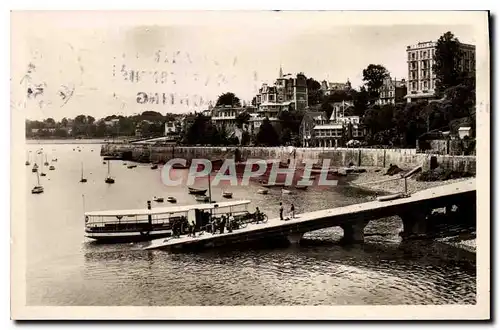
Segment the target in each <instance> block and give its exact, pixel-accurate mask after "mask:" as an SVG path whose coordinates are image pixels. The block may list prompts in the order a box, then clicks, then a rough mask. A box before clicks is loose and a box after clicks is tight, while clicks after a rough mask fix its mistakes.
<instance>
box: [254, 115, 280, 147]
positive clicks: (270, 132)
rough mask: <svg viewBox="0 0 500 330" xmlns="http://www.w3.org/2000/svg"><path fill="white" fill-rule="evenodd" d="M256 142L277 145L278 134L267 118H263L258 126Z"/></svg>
mask: <svg viewBox="0 0 500 330" xmlns="http://www.w3.org/2000/svg"><path fill="white" fill-rule="evenodd" d="M255 140H256V142H257V144H259V145H264V146H277V145H279V136H278V133H276V130H275V129H274V127H273V125H271V122H270V121H269V119H268V118H265V119H264V120H263V122H262V124H261V125H260V127H259V132H258V133H257V136H256V137H255Z"/></svg>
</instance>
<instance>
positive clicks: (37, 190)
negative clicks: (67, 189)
mask: <svg viewBox="0 0 500 330" xmlns="http://www.w3.org/2000/svg"><path fill="white" fill-rule="evenodd" d="M31 193H32V194H41V193H43V187H42V186H35V187H33V189H31Z"/></svg>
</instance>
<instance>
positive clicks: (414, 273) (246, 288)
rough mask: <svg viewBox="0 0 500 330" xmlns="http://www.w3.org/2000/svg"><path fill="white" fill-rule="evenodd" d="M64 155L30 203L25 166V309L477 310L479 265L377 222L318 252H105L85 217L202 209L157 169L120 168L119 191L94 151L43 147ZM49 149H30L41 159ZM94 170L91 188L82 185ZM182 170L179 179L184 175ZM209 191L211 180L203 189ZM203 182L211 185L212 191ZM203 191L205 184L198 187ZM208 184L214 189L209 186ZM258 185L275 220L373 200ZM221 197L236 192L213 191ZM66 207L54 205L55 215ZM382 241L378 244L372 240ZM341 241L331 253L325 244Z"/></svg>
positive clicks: (314, 240)
mask: <svg viewBox="0 0 500 330" xmlns="http://www.w3.org/2000/svg"><path fill="white" fill-rule="evenodd" d="M43 147H44V149H45V150H53V149H54V151H53V152H54V153H56V154H57V155H58V167H57V170H56V171H50V172H48V173H47V176H46V177H43V178H40V181H41V184H42V185H43V186H44V188H45V192H44V194H40V195H32V194H31V188H32V185H33V184H34V183H35V182H36V180H37V179H36V174H35V173H32V172H31V167H30V166H25V171H26V176H27V181H26V182H27V183H26V184H27V185H26V199H27V204H28V205H29V208H28V209H27V273H26V274H27V303H28V304H29V305H74V306H76V305H79V306H86V305H111V306H113V305H149V306H152V305H161V306H168V305H359V304H453V303H456V304H467V303H474V302H475V295H476V277H475V262H474V261H470V262H468V261H463V260H459V261H457V260H455V256H456V254H455V253H454V252H453V251H451V250H447V251H445V252H443V250H442V248H441V246H439V250H440V251H442V252H441V253H439V254H438V253H436V252H435V251H436V250H438V249H437V248H435V247H438V245H437V244H438V243H432V242H431V243H429V242H410V243H401V240H400V238H399V236H398V233H399V231H400V230H401V227H402V225H401V221H400V220H399V219H389V220H388V221H378V222H373V223H372V224H370V226H369V227H367V229H366V232H367V233H368V234H367V239H366V243H365V244H363V245H354V246H340V245H338V244H335V243H334V242H335V241H336V240H338V239H340V238H341V237H342V231H341V229H340V228H328V229H324V230H321V231H317V232H313V233H309V234H307V236H306V238H309V243H310V245H309V246H301V247H296V246H290V247H282V248H272V249H253V250H240V251H238V250H222V251H221V250H219V251H211V252H210V251H209V252H205V253H200V254H169V253H167V252H163V251H144V250H142V248H143V247H144V246H145V245H146V244H147V243H144V244H114V245H98V244H94V243H91V242H90V241H87V240H86V239H85V238H84V236H83V235H84V228H83V225H84V220H83V217H82V213H83V205H82V204H83V203H82V195H85V208H86V209H87V210H102V209H122V208H139V207H144V206H145V205H146V200H148V199H149V198H151V196H166V195H168V196H175V197H176V198H177V205H183V204H192V203H195V200H194V197H193V196H192V195H189V194H188V193H187V188H186V187H166V186H164V185H163V183H162V180H161V173H160V170H151V169H150V166H149V164H142V165H141V164H140V165H138V167H137V168H134V169H127V167H126V166H123V165H121V162H117V163H114V164H113V165H112V166H113V176H114V177H116V178H117V181H116V183H115V184H114V185H108V184H106V183H104V181H103V177H105V176H106V173H107V165H105V164H103V163H102V159H101V158H100V157H99V153H96V152H91V149H96V146H95V145H80V149H81V150H82V151H81V152H77V151H73V148H75V145H74V144H53V145H43ZM38 148H40V145H27V149H28V150H36V149H38ZM82 161H85V176H86V178H87V180H88V182H87V184H84V185H82V184H80V183H79V182H78V181H79V178H80V177H81V162H82ZM180 171H181V170H180ZM205 182H206V181H205ZM205 182H204V183H203V184H205ZM200 187H202V184H201V183H200ZM204 187H206V185H205V186H204ZM259 188H260V186H249V187H231V192H233V198H234V199H250V200H252V201H253V203H252V204H251V205H250V209H251V210H253V209H255V206H259V208H260V209H261V211H263V212H265V213H267V214H268V215H269V217H270V218H271V217H273V218H274V217H277V215H278V203H279V201H280V200H282V201H283V202H284V204H285V206H286V207H287V208H288V207H289V205H290V204H291V202H293V203H294V205H295V207H296V209H297V211H298V212H305V211H312V210H318V209H323V208H330V207H333V206H341V205H348V204H352V203H357V202H360V201H364V200H366V199H367V198H368V197H369V196H367V194H366V192H363V191H362V190H359V189H355V188H349V187H346V186H342V185H341V186H337V187H330V188H328V189H325V190H320V189H319V188H311V189H308V190H306V191H297V192H294V194H291V195H282V194H281V193H280V190H279V189H269V194H268V195H261V194H258V193H257V191H258V189H259ZM211 189H212V196H213V199H215V200H217V199H219V200H220V199H221V196H222V192H223V191H224V190H228V187H222V186H212V187H211ZM55 206H57V207H55ZM373 234H375V235H373ZM325 241H326V242H333V243H329V244H326V245H324V244H323V242H325Z"/></svg>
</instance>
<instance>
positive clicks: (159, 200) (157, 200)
mask: <svg viewBox="0 0 500 330" xmlns="http://www.w3.org/2000/svg"><path fill="white" fill-rule="evenodd" d="M153 200H154V201H155V202H157V203H163V197H156V196H155V197H154V198H153Z"/></svg>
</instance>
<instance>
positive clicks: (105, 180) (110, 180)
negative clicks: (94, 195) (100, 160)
mask: <svg viewBox="0 0 500 330" xmlns="http://www.w3.org/2000/svg"><path fill="white" fill-rule="evenodd" d="M104 182H106V183H109V184H111V183H115V179H113V178H112V177H111V169H110V164H109V161H108V176H107V177H106V179H104Z"/></svg>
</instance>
